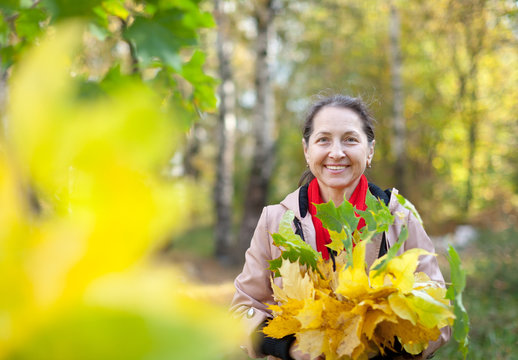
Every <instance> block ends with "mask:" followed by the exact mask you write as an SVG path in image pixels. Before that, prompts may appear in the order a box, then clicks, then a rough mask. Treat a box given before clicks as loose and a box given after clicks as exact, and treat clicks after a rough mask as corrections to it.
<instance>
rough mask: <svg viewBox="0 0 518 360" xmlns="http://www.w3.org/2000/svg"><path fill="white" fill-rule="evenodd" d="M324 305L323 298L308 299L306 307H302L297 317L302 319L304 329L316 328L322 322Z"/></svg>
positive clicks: (305, 303) (305, 301)
mask: <svg viewBox="0 0 518 360" xmlns="http://www.w3.org/2000/svg"><path fill="white" fill-rule="evenodd" d="M323 307H324V302H323V301H322V300H313V299H306V300H304V307H303V308H302V309H300V311H299V312H298V314H297V316H295V318H296V319H297V320H299V321H300V324H301V326H302V327H303V328H304V329H316V328H318V327H320V325H321V324H322V310H323Z"/></svg>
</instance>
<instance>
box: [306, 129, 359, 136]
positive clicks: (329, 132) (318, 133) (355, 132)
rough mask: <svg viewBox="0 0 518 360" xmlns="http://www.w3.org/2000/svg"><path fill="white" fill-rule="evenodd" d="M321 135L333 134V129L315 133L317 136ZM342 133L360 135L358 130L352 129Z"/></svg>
mask: <svg viewBox="0 0 518 360" xmlns="http://www.w3.org/2000/svg"><path fill="white" fill-rule="evenodd" d="M320 135H331V131H327V130H324V131H319V132H317V133H315V136H320ZM342 135H356V136H359V135H360V134H359V133H358V132H357V131H356V130H350V131H346V132H345V133H343V134H342Z"/></svg>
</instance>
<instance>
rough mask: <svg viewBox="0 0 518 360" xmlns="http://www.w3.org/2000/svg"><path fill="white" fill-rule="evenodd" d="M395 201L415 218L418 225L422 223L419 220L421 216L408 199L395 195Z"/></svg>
mask: <svg viewBox="0 0 518 360" xmlns="http://www.w3.org/2000/svg"><path fill="white" fill-rule="evenodd" d="M396 198H397V201H398V202H399V203H400V204H401V205H403V207H404V208H406V209H408V210H409V211H410V212H411V213H412V214H413V215H414V216H415V218H416V219H417V220H418V221H419V223H420V224H422V223H423V220H422V219H421V215H419V213H418V212H417V209H416V208H415V206H414V204H412V203H411V202H410V201H408V199H406V198H405V197H403V196H402V195H401V194H396Z"/></svg>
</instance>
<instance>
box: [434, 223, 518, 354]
mask: <svg viewBox="0 0 518 360" xmlns="http://www.w3.org/2000/svg"><path fill="white" fill-rule="evenodd" d="M461 258H462V261H463V265H464V267H465V268H466V269H467V270H468V278H467V286H466V290H465V294H464V296H463V299H464V305H465V307H466V309H467V311H468V314H469V315H470V325H471V327H470V345H469V354H468V356H467V358H468V359H470V360H471V359H473V360H477V359H498V360H512V359H518V276H517V274H518V232H517V231H516V230H508V231H505V232H502V233H489V232H486V233H482V234H481V235H480V236H479V238H478V239H477V240H476V241H475V242H474V243H473V244H471V245H470V246H469V247H467V248H466V249H463V251H462V252H461ZM435 359H453V360H455V359H462V355H461V354H460V353H459V352H458V350H457V344H456V342H455V341H453V340H452V341H450V343H449V344H448V345H447V346H445V347H444V348H442V349H440V350H439V351H438V352H437V354H436V357H435Z"/></svg>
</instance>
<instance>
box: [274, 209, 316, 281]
mask: <svg viewBox="0 0 518 360" xmlns="http://www.w3.org/2000/svg"><path fill="white" fill-rule="evenodd" d="M294 217H295V215H294V214H293V211H291V210H288V211H286V213H285V214H284V215H283V216H282V219H281V223H280V225H279V232H278V233H276V234H272V237H273V244H274V245H275V246H277V247H280V248H283V252H282V255H281V256H280V257H278V258H277V259H274V260H269V263H270V267H269V270H271V271H273V273H274V276H277V277H278V276H280V273H279V268H280V267H281V265H282V260H283V259H287V260H289V261H290V262H292V263H293V262H295V261H297V260H298V261H299V263H300V264H301V265H307V266H309V267H310V268H312V269H313V270H315V271H318V268H317V262H318V260H319V259H321V258H322V255H320V253H319V252H318V251H316V250H314V249H313V248H312V247H311V246H310V245H309V244H307V243H305V242H304V240H302V239H301V238H300V237H299V236H298V235H296V234H295V233H294V232H293V229H292V228H291V223H292V221H293V219H294Z"/></svg>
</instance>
